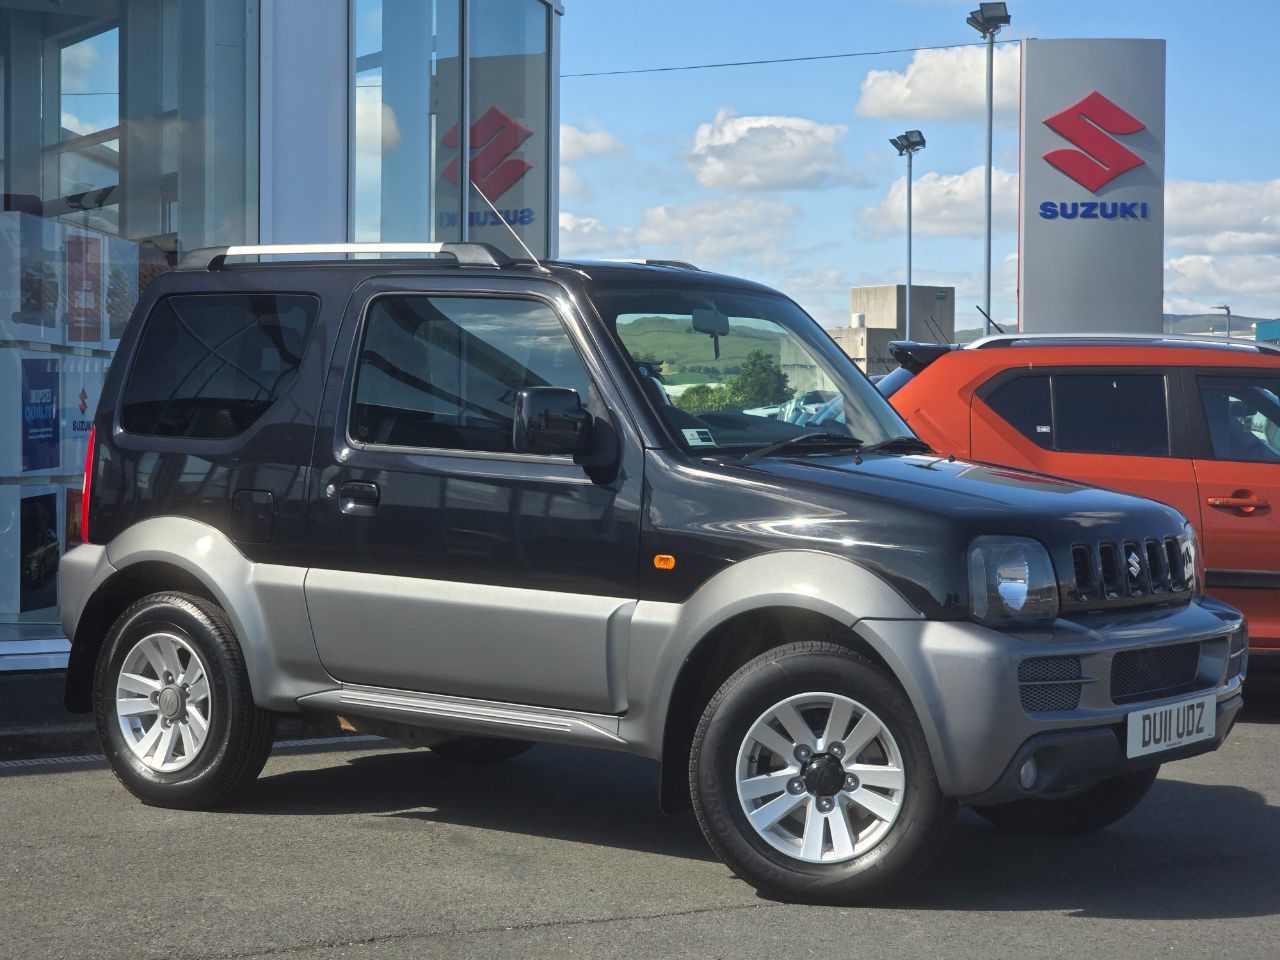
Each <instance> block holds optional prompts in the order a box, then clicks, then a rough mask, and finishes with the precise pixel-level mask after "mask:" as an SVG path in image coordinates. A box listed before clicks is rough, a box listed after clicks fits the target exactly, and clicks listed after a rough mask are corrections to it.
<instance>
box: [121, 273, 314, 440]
mask: <svg viewBox="0 0 1280 960" xmlns="http://www.w3.org/2000/svg"><path fill="white" fill-rule="evenodd" d="M319 308H320V301H319V300H318V299H317V298H316V297H314V296H310V295H306V294H256V293H255V294H242V293H201V294H175V295H174V296H170V297H165V298H164V299H162V300H160V301H158V302H157V303H156V305H155V307H154V308H153V309H152V311H151V315H150V316H149V317H148V318H147V322H146V326H145V327H144V328H143V330H142V338H141V340H140V341H139V343H138V349H137V351H136V352H135V354H134V358H133V364H132V366H131V367H130V368H129V379H128V381H127V382H126V384H125V388H124V402H123V404H122V408H121V424H122V426H123V427H124V429H125V430H127V431H129V432H130V433H137V434H145V435H150V436H159V437H195V438H199V439H205V440H220V439H226V438H228V437H234V436H237V435H238V434H241V433H243V432H244V431H245V430H247V429H248V428H249V427H250V426H252V425H253V424H254V423H255V422H256V421H257V420H258V418H259V417H261V416H262V415H263V414H264V413H265V412H266V411H267V409H268V408H269V407H270V406H271V405H272V404H273V403H274V402H275V401H276V400H277V399H278V398H279V397H280V396H282V395H283V394H284V393H285V391H286V390H288V389H289V385H290V384H291V383H292V382H293V379H294V377H295V376H297V373H298V368H299V367H300V366H301V364H302V353H303V350H304V349H305V347H306V344H307V339H308V337H310V335H311V328H312V326H313V325H314V323H315V319H316V313H317V312H318V311H319Z"/></svg>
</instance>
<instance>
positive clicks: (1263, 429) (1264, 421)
mask: <svg viewBox="0 0 1280 960" xmlns="http://www.w3.org/2000/svg"><path fill="white" fill-rule="evenodd" d="M1197 382H1198V383H1199V386H1200V400H1201V402H1202V403H1203V404H1204V416H1205V421H1206V422H1207V424H1208V426H1209V440H1210V442H1211V443H1212V445H1213V458H1214V459H1215V460H1244V461H1252V462H1255V463H1275V462H1280V399H1277V398H1278V397H1280V380H1277V379H1275V378H1267V379H1262V378H1252V377H1249V378H1246V377H1199V378H1197Z"/></svg>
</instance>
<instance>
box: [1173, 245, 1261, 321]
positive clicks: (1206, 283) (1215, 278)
mask: <svg viewBox="0 0 1280 960" xmlns="http://www.w3.org/2000/svg"><path fill="white" fill-rule="evenodd" d="M1164 296H1165V309H1166V310H1167V311H1168V312H1170V313H1207V312H1210V311H1211V310H1212V309H1213V307H1214V306H1216V305H1217V304H1220V303H1226V304H1230V306H1231V312H1232V313H1235V314H1238V315H1240V316H1253V317H1267V318H1270V317H1275V316H1280V256H1277V255H1274V254H1250V255H1242V256H1230V257H1214V256H1209V255H1208V254H1187V255H1186V256H1179V257H1173V258H1171V259H1169V260H1166V261H1165V264H1164Z"/></svg>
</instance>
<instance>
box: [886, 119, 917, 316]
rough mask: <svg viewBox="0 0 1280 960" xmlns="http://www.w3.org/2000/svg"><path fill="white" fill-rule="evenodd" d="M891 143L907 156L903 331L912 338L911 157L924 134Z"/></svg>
mask: <svg viewBox="0 0 1280 960" xmlns="http://www.w3.org/2000/svg"><path fill="white" fill-rule="evenodd" d="M889 143H890V144H892V145H893V148H894V149H895V150H897V151H898V156H900V157H901V156H905V157H906V158H907V323H906V329H905V330H904V331H903V333H904V334H905V336H906V339H908V340H910V339H911V157H912V156H913V155H914V154H915V152H916V151H917V150H923V149H924V134H923V133H921V132H920V131H919V130H908V131H907V132H906V133H904V134H902V136H900V137H890V138H889Z"/></svg>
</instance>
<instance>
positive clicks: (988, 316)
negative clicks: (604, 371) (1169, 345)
mask: <svg viewBox="0 0 1280 960" xmlns="http://www.w3.org/2000/svg"><path fill="white" fill-rule="evenodd" d="M502 222H503V223H506V222H507V221H505V220H503V221H502ZM978 312H979V313H980V314H982V315H983V316H984V317H986V318H987V323H989V324H991V325H992V326H993V327H995V328H996V329H997V330H999V331H1000V332H1001V333H1004V327H1002V326H1000V324H998V323H996V322H995V321H994V320H992V319H991V314H989V313H987V311H985V310H983V309H982V308H981V307H979V308H978Z"/></svg>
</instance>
